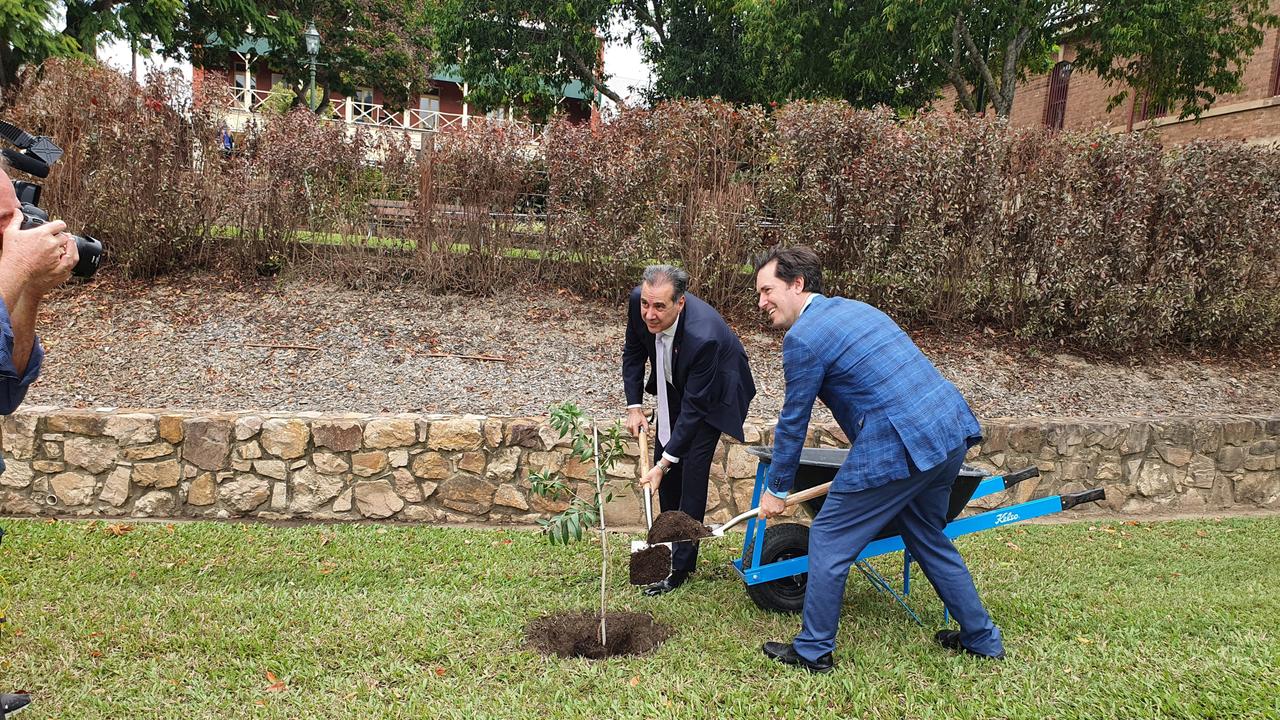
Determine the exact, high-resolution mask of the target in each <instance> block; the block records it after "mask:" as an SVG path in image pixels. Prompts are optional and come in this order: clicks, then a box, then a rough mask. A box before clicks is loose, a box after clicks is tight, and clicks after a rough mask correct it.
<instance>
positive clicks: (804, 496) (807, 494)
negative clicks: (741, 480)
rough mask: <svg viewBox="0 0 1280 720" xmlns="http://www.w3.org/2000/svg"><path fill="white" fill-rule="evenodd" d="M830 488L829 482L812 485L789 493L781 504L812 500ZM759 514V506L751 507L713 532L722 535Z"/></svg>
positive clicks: (786, 504)
mask: <svg viewBox="0 0 1280 720" xmlns="http://www.w3.org/2000/svg"><path fill="white" fill-rule="evenodd" d="M830 489H831V483H829V482H825V483H822V484H821V485H814V486H813V487H811V488H809V489H808V490H801V491H800V492H797V493H791V494H790V495H788V496H787V499H786V500H784V501H783V504H784V505H785V506H786V507H791V506H792V505H795V504H796V503H802V502H804V501H805V500H812V499H813V498H816V497H818V496H819V495H826V494H827V491H829V490H830ZM759 514H760V508H759V507H753V508H751V509H750V510H748V511H746V512H744V513H742V514H741V515H738V516H736V517H734V518H732V519H731V520H729V522H727V523H725V524H723V525H721V526H719V527H717V528H716V529H715V530H714V531H713V532H714V533H715V534H716V535H724V531H725V530H728V529H729V528H731V527H733V526H734V525H737V524H738V523H740V522H742V521H743V520H750V519H751V518H753V517H756V516H757V515H759Z"/></svg>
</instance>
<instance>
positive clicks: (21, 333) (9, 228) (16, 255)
mask: <svg viewBox="0 0 1280 720" xmlns="http://www.w3.org/2000/svg"><path fill="white" fill-rule="evenodd" d="M6 170H7V168H5V167H4V166H3V165H0V227H2V228H4V231H3V232H4V234H3V239H2V241H0V300H2V301H3V306H2V307H0V415H8V414H9V413H11V412H13V411H14V410H16V409H18V405H20V404H22V399H23V398H24V397H25V396H26V394H27V387H29V386H30V385H31V383H32V382H34V381H35V379H36V376H38V375H39V374H40V363H41V361H43V360H44V350H43V349H42V348H41V347H40V343H39V341H38V340H36V316H37V314H38V309H39V307H40V301H41V300H43V299H44V296H45V295H46V294H48V293H49V291H50V290H52V289H54V288H56V287H58V286H59V285H61V284H62V283H64V282H66V280H67V278H69V277H71V270H72V269H73V268H74V267H75V266H76V263H77V262H78V261H79V259H80V255H79V252H78V251H77V249H76V242H75V239H74V238H73V237H72V236H70V235H68V234H66V233H64V232H63V230H65V229H66V227H67V226H66V223H63V222H62V221H60V220H55V221H52V222H48V223H45V224H43V225H39V226H36V227H33V228H31V229H28V230H23V229H21V226H22V213H21V212H19V207H20V206H19V204H18V197H17V195H16V194H15V193H14V190H13V183H11V182H10V181H9V176H8V173H7V172H6ZM0 467H3V466H2V465H0Z"/></svg>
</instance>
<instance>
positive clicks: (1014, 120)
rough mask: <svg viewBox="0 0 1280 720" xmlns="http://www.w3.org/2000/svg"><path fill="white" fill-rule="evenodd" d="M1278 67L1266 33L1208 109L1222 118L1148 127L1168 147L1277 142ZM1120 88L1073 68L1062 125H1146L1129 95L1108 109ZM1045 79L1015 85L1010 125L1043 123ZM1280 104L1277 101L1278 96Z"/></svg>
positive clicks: (1279, 41)
mask: <svg viewBox="0 0 1280 720" xmlns="http://www.w3.org/2000/svg"><path fill="white" fill-rule="evenodd" d="M1272 11H1273V12H1280V0H1273V1H1272ZM1075 56H1076V52H1075V49H1074V48H1072V47H1070V46H1066V47H1064V48H1063V50H1062V52H1061V53H1060V55H1059V57H1058V59H1059V60H1067V61H1071V60H1073V59H1074V58H1075ZM1277 63H1280V29H1271V30H1268V31H1267V33H1266V36H1265V38H1264V39H1263V42H1262V45H1261V46H1260V47H1259V48H1258V50H1257V51H1256V52H1255V53H1254V54H1253V56H1252V58H1250V60H1249V61H1248V63H1247V64H1246V65H1245V71H1244V75H1243V76H1242V78H1241V82H1242V83H1243V85H1244V90H1243V91H1242V92H1240V93H1236V94H1232V95H1223V96H1221V97H1219V98H1218V99H1217V100H1216V101H1215V102H1214V104H1213V107H1212V108H1211V110H1210V113H1208V114H1212V113H1213V112H1215V111H1224V112H1223V114H1220V115H1216V116H1211V117H1204V118H1202V119H1201V120H1200V121H1199V122H1196V121H1193V120H1188V121H1183V122H1175V121H1173V120H1172V119H1168V120H1164V121H1161V122H1156V123H1151V126H1152V127H1155V128H1156V129H1157V131H1158V132H1159V133H1160V135H1161V138H1162V139H1163V140H1164V141H1165V142H1166V143H1168V144H1171V145H1178V144H1182V143H1186V142H1188V141H1190V140H1193V139H1196V138H1223V139H1230V140H1244V141H1247V142H1271V141H1280V115H1278V114H1277V112H1278V111H1277V110H1276V108H1275V107H1274V106H1273V105H1270V104H1268V103H1267V102H1266V101H1268V100H1269V99H1270V98H1272V97H1273V95H1274V82H1275V75H1276V68H1277ZM1118 90H1119V88H1117V87H1115V86H1108V85H1106V84H1105V83H1104V82H1103V81H1102V79H1101V78H1099V77H1098V76H1097V75H1093V74H1091V73H1087V72H1084V71H1083V70H1079V69H1077V70H1076V71H1075V72H1073V73H1072V75H1071V83H1070V86H1069V90H1068V94H1067V106H1066V114H1065V117H1064V122H1063V127H1064V129H1068V130H1089V129H1093V128H1096V127H1098V126H1105V127H1109V128H1111V129H1113V130H1116V131H1124V130H1129V129H1130V128H1131V122H1130V120H1131V118H1132V121H1133V123H1132V124H1133V125H1136V127H1135V128H1134V129H1141V128H1143V127H1145V126H1146V123H1142V122H1140V118H1139V116H1138V115H1137V114H1135V113H1134V102H1135V98H1134V97H1133V93H1130V94H1129V97H1127V98H1126V99H1125V101H1124V102H1123V103H1121V104H1120V105H1119V106H1117V107H1115V108H1113V109H1111V110H1107V101H1108V99H1109V98H1110V97H1111V96H1112V95H1114V94H1116V92H1118ZM1048 92H1049V76H1048V75H1047V74H1045V75H1037V76H1035V77H1031V78H1028V79H1027V80H1026V81H1024V82H1023V83H1021V84H1019V85H1018V88H1017V90H1016V92H1015V94H1014V101H1013V110H1012V112H1011V113H1010V116H1009V123H1010V125H1012V126H1013V127H1041V126H1042V124H1043V122H1044V111H1045V103H1046V101H1047V99H1048ZM955 98H956V92H955V90H954V89H953V88H951V87H945V88H943V91H942V98H941V99H940V100H939V101H938V102H937V103H936V106H937V107H940V108H951V107H954V105H955ZM1277 102H1280V98H1277Z"/></svg>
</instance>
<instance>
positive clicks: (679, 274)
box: [644, 265, 689, 302]
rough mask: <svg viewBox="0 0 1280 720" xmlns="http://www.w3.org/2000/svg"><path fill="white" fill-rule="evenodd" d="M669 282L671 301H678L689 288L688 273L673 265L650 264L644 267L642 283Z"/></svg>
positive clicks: (656, 283) (650, 284)
mask: <svg viewBox="0 0 1280 720" xmlns="http://www.w3.org/2000/svg"><path fill="white" fill-rule="evenodd" d="M666 283H671V290H672V292H671V302H680V298H682V297H684V293H685V291H686V290H688V289H689V273H687V272H685V271H684V270H681V269H680V268H678V267H676V266H674V265H650V266H649V267H647V268H645V269H644V284H645V285H648V286H649V287H656V286H658V285H665V284H666Z"/></svg>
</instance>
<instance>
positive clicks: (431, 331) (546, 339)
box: [27, 276, 1280, 418]
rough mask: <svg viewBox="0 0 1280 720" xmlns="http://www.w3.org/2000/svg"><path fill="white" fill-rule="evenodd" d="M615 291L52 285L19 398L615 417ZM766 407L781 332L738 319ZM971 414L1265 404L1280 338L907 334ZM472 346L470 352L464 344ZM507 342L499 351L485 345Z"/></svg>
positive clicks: (1265, 408) (187, 282) (89, 403)
mask: <svg viewBox="0 0 1280 720" xmlns="http://www.w3.org/2000/svg"><path fill="white" fill-rule="evenodd" d="M625 323H626V321H625V313H624V308H623V306H622V305H621V304H619V305H608V304H602V303H594V302H586V301H584V300H582V299H581V298H578V297H575V296H573V295H572V294H569V293H566V292H563V291H546V292H529V291H519V290H511V291H507V292H505V293H503V294H502V295H500V296H497V297H485V298H474V297H461V296H439V295H431V294H428V293H425V292H421V291H418V290H415V289H413V288H400V289H395V290H387V291H381V292H376V291H357V290H349V289H345V288H342V287H339V286H336V285H333V284H325V283H316V282H306V283H304V282H302V281H294V282H279V281H276V282H263V283H261V284H257V285H247V286H246V285H239V284H232V283H228V282H225V281H222V280H220V279H218V278H215V277H210V276H197V277H193V278H189V279H184V280H170V281H165V282H160V283H156V284H152V285H146V286H143V285H141V284H131V285H122V284H116V283H113V282H111V281H109V280H108V281H105V282H101V281H100V282H97V283H95V284H93V285H89V286H85V287H75V288H66V289H62V290H59V291H58V292H57V294H56V295H55V296H53V297H51V298H50V299H49V300H48V301H47V302H46V303H45V305H44V307H43V308H42V317H41V319H40V329H41V336H42V340H43V342H44V344H45V347H46V349H47V350H48V354H49V357H48V359H47V361H46V364H45V369H44V373H43V375H42V377H41V379H40V381H39V382H38V383H37V384H36V385H35V386H34V387H32V389H31V391H30V393H29V394H28V397H27V402H28V403H29V404H47V405H62V406H78V407H99V406H111V407H153V408H158V407H167V408H186V409H202V410H266V411H298V410H320V411H341V412H370V413H377V412H406V411H408V412H435V413H477V414H484V415H538V414H544V413H545V412H546V411H547V408H548V407H549V406H550V405H551V404H553V403H556V402H559V401H562V400H573V401H576V402H578V403H579V405H581V406H583V407H584V408H585V409H586V410H588V411H589V412H591V413H592V414H596V415H598V416H600V415H603V416H608V415H610V414H616V415H617V416H619V417H621V416H622V414H623V407H624V406H625V404H626V403H625V400H624V397H623V394H622V387H621V369H620V367H621V360H620V355H621V350H622V343H623V331H624V329H625ZM736 329H737V330H738V332H739V334H740V335H741V336H742V338H743V341H744V344H745V345H746V348H747V353H748V355H749V356H750V360H751V367H752V371H753V372H754V374H755V377H756V384H757V386H758V388H759V393H758V394H757V396H756V399H755V401H754V402H753V404H752V408H751V412H752V415H753V416H757V417H762V418H771V417H776V416H777V413H778V410H779V408H780V406H781V403H782V393H783V387H784V386H783V381H782V369H781V361H780V354H779V348H780V343H781V335H780V334H779V333H777V332H775V331H773V330H770V329H769V328H766V327H765V326H764V325H763V324H762V323H756V322H748V323H739V324H738V326H737V328H736ZM913 334H914V335H915V337H916V339H917V341H918V342H919V343H920V345H921V347H922V348H923V349H924V350H925V352H926V353H927V354H928V355H929V356H930V357H931V358H932V359H933V360H934V362H935V363H936V364H937V365H938V367H939V368H940V369H941V370H942V372H943V374H945V375H946V376H947V377H948V378H950V379H951V380H952V381H953V382H955V383H956V385H957V386H959V388H960V390H961V391H962V392H963V393H964V394H965V396H966V397H967V398H968V399H969V401H970V403H971V404H972V405H973V407H974V410H975V411H976V412H977V413H978V415H979V416H980V417H1029V416H1045V417H1070V416H1091V417H1103V416H1159V415H1217V414H1255V415H1257V414H1263V415H1276V414H1277V413H1278V408H1280V355H1277V354H1275V353H1273V354H1271V355H1269V356H1265V357H1234V358H1190V357H1185V356H1183V357H1168V356H1151V357H1143V358H1134V359H1132V361H1131V362H1116V361H1113V360H1103V359H1096V358H1093V359H1091V358H1085V357H1081V356H1079V355H1074V354H1069V353H1068V352H1065V351H1063V350H1062V349H1060V348H1057V347H1056V346H1046V345H1043V344H1042V345H1028V344H1025V343H1020V342H1016V341H1013V340H1011V339H1010V338H1008V337H1001V336H999V335H994V334H991V333H990V332H987V333H979V332H974V333H970V334H968V335H954V334H942V333H938V332H936V331H921V332H916V333H913ZM457 356H477V357H457ZM480 356H483V357H493V358H500V359H497V360H485V359H478V357H480Z"/></svg>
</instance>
